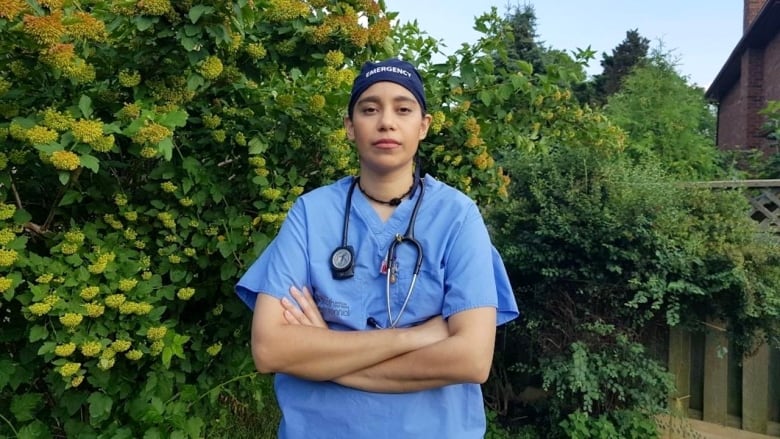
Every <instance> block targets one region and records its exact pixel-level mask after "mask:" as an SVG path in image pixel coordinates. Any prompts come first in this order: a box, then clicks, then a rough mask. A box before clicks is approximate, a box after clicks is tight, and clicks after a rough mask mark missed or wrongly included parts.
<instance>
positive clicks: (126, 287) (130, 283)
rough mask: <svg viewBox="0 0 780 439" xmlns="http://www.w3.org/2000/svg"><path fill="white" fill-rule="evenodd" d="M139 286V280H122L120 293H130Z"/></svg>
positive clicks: (120, 281)
mask: <svg viewBox="0 0 780 439" xmlns="http://www.w3.org/2000/svg"><path fill="white" fill-rule="evenodd" d="M136 285H138V279H120V280H119V291H123V292H125V293H126V292H128V291H130V290H132V289H133V288H135V286H136Z"/></svg>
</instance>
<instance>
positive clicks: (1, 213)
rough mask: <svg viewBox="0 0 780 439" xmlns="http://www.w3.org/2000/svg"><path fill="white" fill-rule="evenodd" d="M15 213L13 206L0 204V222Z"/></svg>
mask: <svg viewBox="0 0 780 439" xmlns="http://www.w3.org/2000/svg"><path fill="white" fill-rule="evenodd" d="M14 213H16V206H14V205H13V204H7V203H0V220H7V219H9V218H11V217H13V216H14Z"/></svg>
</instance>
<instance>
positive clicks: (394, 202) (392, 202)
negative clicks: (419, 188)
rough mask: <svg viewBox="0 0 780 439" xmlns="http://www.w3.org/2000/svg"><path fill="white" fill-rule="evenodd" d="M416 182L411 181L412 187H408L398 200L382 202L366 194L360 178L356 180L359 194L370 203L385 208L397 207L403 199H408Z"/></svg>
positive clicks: (392, 199)
mask: <svg viewBox="0 0 780 439" xmlns="http://www.w3.org/2000/svg"><path fill="white" fill-rule="evenodd" d="M416 182H417V180H414V181H412V185H411V186H409V190H408V191H406V193H404V194H403V195H401V196H400V197H398V198H391V199H390V200H388V201H384V200H378V199H376V198H374V197H372V196H371V195H369V194H367V193H366V191H365V190H364V189H363V186H362V185H361V184H360V177H358V178H357V185H358V188H360V192H362V193H363V195H365V196H366V198H368V199H369V200H371V201H374V202H377V203H379V204H384V205H386V206H393V207H395V206H398V205H399V204H401V201H403V199H404V198H406V197H408V196H409V194H411V193H412V191H413V190H414V186H415V183H416Z"/></svg>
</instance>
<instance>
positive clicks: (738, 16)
mask: <svg viewBox="0 0 780 439" xmlns="http://www.w3.org/2000/svg"><path fill="white" fill-rule="evenodd" d="M385 4H386V6H387V10H388V11H396V12H399V15H398V18H399V19H400V20H401V21H402V22H407V21H413V20H415V19H416V20H417V22H418V24H419V26H420V29H421V30H423V31H425V32H427V33H428V34H429V35H431V36H432V37H434V38H436V39H439V40H443V42H444V44H446V45H447V48H446V49H444V52H446V53H452V52H454V51H455V50H456V49H457V48H459V47H460V45H461V43H463V42H467V43H471V42H474V41H476V40H477V38H478V37H479V35H480V34H479V33H478V32H477V31H475V30H473V27H474V18H475V17H477V16H479V15H482V13H484V12H488V11H489V10H490V8H491V7H496V8H497V9H498V12H499V14H500V15H503V13H504V12H505V11H506V8H507V5H510V6H513V5H521V6H522V5H525V4H531V5H532V6H533V7H534V10H535V11H536V25H537V28H536V31H537V34H538V36H539V41H541V42H542V43H544V44H545V45H546V46H548V47H552V48H555V49H560V50H567V51H572V50H575V49H576V48H578V47H579V48H586V47H588V46H591V48H592V49H593V50H595V51H596V58H595V59H594V60H593V61H591V65H590V68H589V69H588V72H589V73H591V74H594V73H600V72H601V66H600V64H599V62H600V61H601V54H602V52H607V53H612V49H614V48H615V46H617V45H618V44H620V42H622V41H623V39H625V36H626V31H628V30H630V29H637V30H638V31H639V34H640V35H641V36H643V37H645V38H647V39H649V40H650V41H651V47H658V45H659V42H662V43H663V48H664V50H665V51H672V53H673V55H674V56H675V58H676V59H677V60H678V71H679V72H680V73H681V74H682V75H684V76H687V77H688V78H689V80H690V83H692V84H697V85H699V86H701V87H705V88H706V87H707V86H708V85H709V84H710V83H711V82H712V80H713V79H715V76H716V75H717V74H718V72H719V71H720V68H721V67H722V66H723V64H725V62H726V59H727V58H728V56H729V55H730V54H731V51H732V50H733V49H734V47H735V46H736V45H737V42H738V41H739V39H740V37H741V36H742V11H743V4H744V3H743V1H741V0H652V1H647V0H590V1H583V0H511V1H507V0H385Z"/></svg>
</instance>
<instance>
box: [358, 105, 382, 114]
mask: <svg viewBox="0 0 780 439" xmlns="http://www.w3.org/2000/svg"><path fill="white" fill-rule="evenodd" d="M377 111H378V110H377V109H376V107H373V106H366V107H363V108H361V109H360V112H361V113H363V114H374V113H376V112H377Z"/></svg>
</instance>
